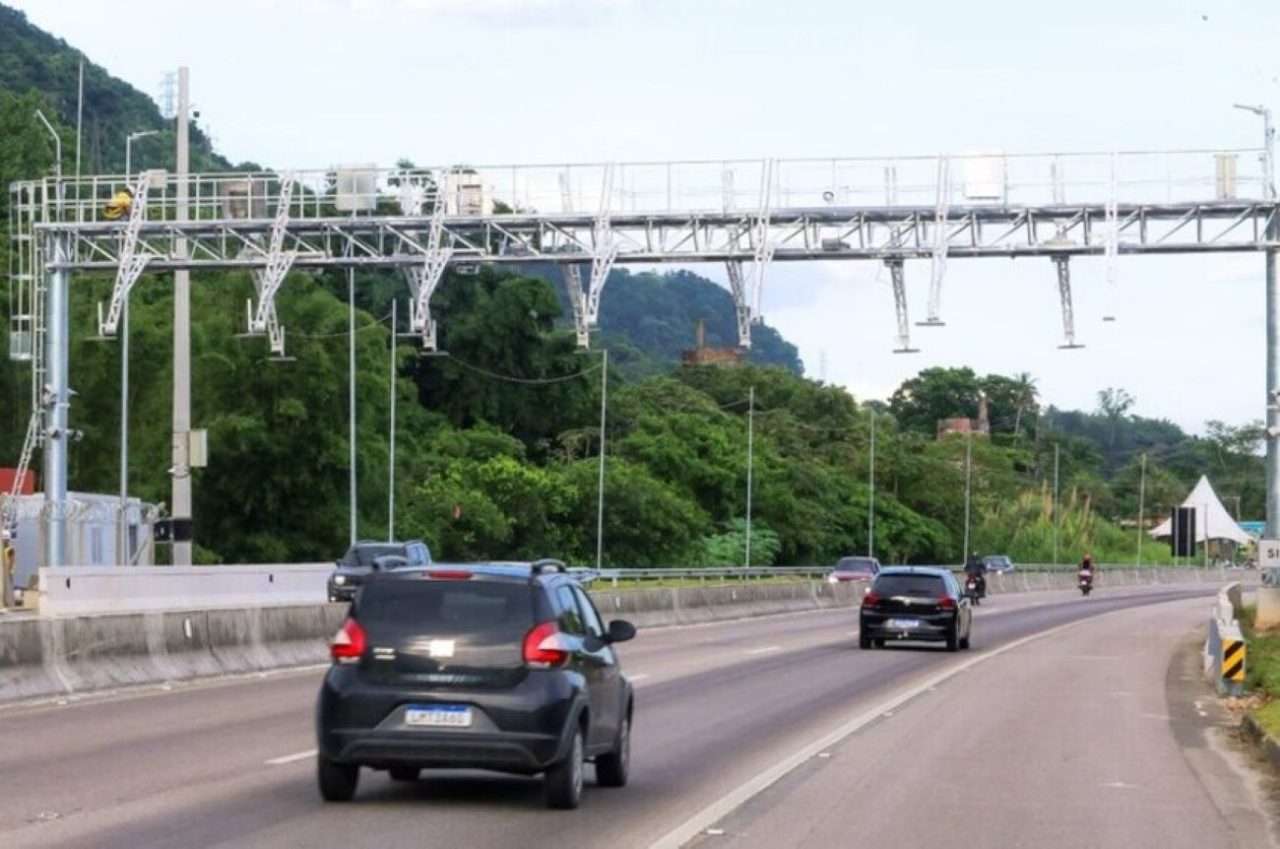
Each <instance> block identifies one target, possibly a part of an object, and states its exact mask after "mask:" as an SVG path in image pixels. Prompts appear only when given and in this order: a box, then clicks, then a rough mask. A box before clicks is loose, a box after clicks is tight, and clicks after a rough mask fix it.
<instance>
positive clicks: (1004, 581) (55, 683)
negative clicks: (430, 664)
mask: <svg viewBox="0 0 1280 849" xmlns="http://www.w3.org/2000/svg"><path fill="white" fill-rule="evenodd" d="M1236 574H1237V575H1238V574H1239V573H1236ZM1190 582H1204V583H1219V582H1221V575H1220V573H1219V571H1218V570H1216V569H1212V570H1197V569H1167V570H1159V569H1142V570H1110V571H1107V570H1104V571H1102V572H1101V574H1100V575H1099V577H1098V578H1097V583H1098V586H1099V587H1100V588H1105V587H1106V586H1108V585H1110V586H1117V585H1120V584H1121V583H1124V584H1125V585H1129V584H1133V583H1146V584H1155V583H1190ZM1074 585H1075V574H1074V572H1070V571H1068V572H1062V573H1051V574H1050V573H1023V574H1018V573H1014V574H1010V575H992V576H990V580H989V582H988V588H989V591H990V592H992V593H1010V592H1025V591H1036V590H1046V589H1071V588H1072V587H1074ZM866 586H867V585H866V584H865V583H863V582H851V583H841V584H830V583H827V582H825V581H794V582H764V581H762V582H759V583H739V584H720V585H712V584H708V585H699V586H690V587H664V588H652V589H633V590H612V589H607V588H604V587H599V588H596V589H594V590H593V591H592V593H591V595H592V596H593V598H594V599H595V601H596V604H597V605H598V606H599V608H600V612H601V614H602V616H603V617H604V618H605V619H606V620H610V619H626V620H629V621H630V622H632V623H633V624H635V625H636V626H637V627H640V628H654V627H666V626H679V625H693V624H698V623H703V622H714V621H723V620H729V619H741V618H746V617H753V616H766V615H776V614H784V613H795V612H800V611H808V610H823V609H833V608H849V609H852V608H854V607H856V606H857V604H858V603H859V601H860V600H861V598H862V594H863V591H864V590H865V588H866ZM72 587H73V591H74V588H75V582H74V581H73V582H72ZM345 614H346V605H341V604H293V605H281V606H247V607H220V608H216V609H205V610H196V609H192V610H153V611H140V612H135V613H112V614H99V615H77V616H42V617H30V618H12V619H5V618H0V701H11V700H15V699H26V698H32V697H39V696H51V695H59V694H72V693H80V692H87V691H92V690H100V689H107V688H115V687H121V686H128V685H134V684H147V683H156V682H163V681H182V680H187V679H192V678H202V677H209V676H216V675H224V674H230V673H243V672H253V671H261V670H268V669H278V668H285V667H294V666H300V665H306V664H310V663H319V662H323V661H324V660H325V659H326V658H327V657H328V652H327V644H328V639H329V638H330V637H331V636H332V635H333V634H334V633H335V632H336V631H337V629H338V627H339V625H340V624H341V622H342V619H343V617H344V615H345Z"/></svg>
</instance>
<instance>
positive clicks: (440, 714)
mask: <svg viewBox="0 0 1280 849" xmlns="http://www.w3.org/2000/svg"><path fill="white" fill-rule="evenodd" d="M404 721H405V723H407V724H408V725H426V726H430V727H433V728H470V727H471V708H469V707H467V706H466V705H409V707H408V708H407V709H406V710H405V712H404Z"/></svg>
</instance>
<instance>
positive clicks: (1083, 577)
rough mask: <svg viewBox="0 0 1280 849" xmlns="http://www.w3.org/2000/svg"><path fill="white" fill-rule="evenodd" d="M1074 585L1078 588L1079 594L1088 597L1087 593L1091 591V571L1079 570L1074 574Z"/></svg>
mask: <svg viewBox="0 0 1280 849" xmlns="http://www.w3.org/2000/svg"><path fill="white" fill-rule="evenodd" d="M1076 585H1077V586H1079V587H1080V594H1081V595H1083V596H1087V595H1089V591H1090V590H1092V589H1093V570H1092V569H1081V570H1080V571H1079V572H1077V573H1076Z"/></svg>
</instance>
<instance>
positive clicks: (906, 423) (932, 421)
mask: <svg viewBox="0 0 1280 849" xmlns="http://www.w3.org/2000/svg"><path fill="white" fill-rule="evenodd" d="M981 388H982V387H981V384H980V382H979V381H978V377H977V375H975V374H974V373H973V369H970V368H937V367H935V368H927V369H925V370H924V371H922V372H920V373H919V374H918V375H916V376H915V377H913V378H910V379H909V380H906V381H904V382H903V383H902V385H901V386H899V387H898V388H897V390H895V391H894V393H893V395H892V396H891V397H890V398H889V412H891V413H893V415H894V417H895V418H896V419H897V420H898V423H899V424H900V425H902V427H903V428H904V429H906V430H914V431H916V432H918V433H922V434H928V435H932V434H934V433H935V432H936V431H937V426H938V422H939V421H941V420H942V419H951V418H974V417H976V416H977V414H978V391H979V389H981Z"/></svg>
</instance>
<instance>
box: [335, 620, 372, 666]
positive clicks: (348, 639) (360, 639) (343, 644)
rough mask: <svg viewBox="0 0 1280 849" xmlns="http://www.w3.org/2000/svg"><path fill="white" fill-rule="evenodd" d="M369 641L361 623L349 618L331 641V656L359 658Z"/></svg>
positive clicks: (336, 657) (336, 658)
mask: <svg viewBox="0 0 1280 849" xmlns="http://www.w3.org/2000/svg"><path fill="white" fill-rule="evenodd" d="M368 643H369V641H368V639H366V638H365V634H364V628H362V627H360V623H359V622H357V621H356V620H354V619H348V620H347V621H346V622H343V623H342V627H341V628H339V629H338V633H337V634H335V635H334V637H333V642H331V643H329V656H330V657H331V658H333V659H334V660H340V661H348V662H350V661H353V660H359V659H360V657H361V656H362V655H363V654H364V650H365V647H366V646H367V645H368Z"/></svg>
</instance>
